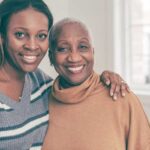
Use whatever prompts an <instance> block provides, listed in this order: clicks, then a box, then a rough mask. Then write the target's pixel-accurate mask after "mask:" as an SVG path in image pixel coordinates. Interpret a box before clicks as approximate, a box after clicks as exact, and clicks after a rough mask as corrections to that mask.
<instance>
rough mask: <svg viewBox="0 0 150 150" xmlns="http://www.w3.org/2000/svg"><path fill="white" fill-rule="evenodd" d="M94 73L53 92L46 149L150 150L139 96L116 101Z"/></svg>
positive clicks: (149, 134) (148, 129)
mask: <svg viewBox="0 0 150 150" xmlns="http://www.w3.org/2000/svg"><path fill="white" fill-rule="evenodd" d="M108 92H109V91H108V90H106V89H105V87H103V86H102V84H101V83H100V82H99V75H97V74H96V73H93V74H92V75H91V76H90V77H89V78H88V79H87V80H86V81H85V82H84V83H83V84H81V85H80V86H76V87H72V88H68V89H60V88H59V77H58V78H57V79H56V80H55V82H54V85H53V89H52V93H51V95H50V105H49V111H50V122H49V128H48V132H47V135H46V138H45V143H44V146H43V149H44V150H150V125H149V123H148V119H147V117H146V115H145V113H144V111H143V108H142V106H141V104H140V102H139V100H138V98H137V97H136V96H135V95H134V94H133V93H129V94H127V95H126V96H125V97H124V98H120V99H119V100H117V101H115V102H114V101H113V100H112V99H111V97H110V96H109V93H108Z"/></svg>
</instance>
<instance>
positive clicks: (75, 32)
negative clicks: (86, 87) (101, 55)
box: [54, 23, 94, 86]
mask: <svg viewBox="0 0 150 150" xmlns="http://www.w3.org/2000/svg"><path fill="white" fill-rule="evenodd" d="M93 62H94V58H93V47H92V43H91V38H90V36H89V33H88V32H87V31H86V30H85V29H84V28H83V27H82V26H81V25H79V24H77V23H69V24H65V25H64V26H63V28H62V30H61V33H60V34H59V36H58V38H57V47H56V49H55V52H54V67H55V69H56V71H57V72H58V74H59V75H60V76H61V77H62V78H63V79H65V81H66V82H67V83H68V84H69V85H70V86H74V85H79V84H81V83H82V82H84V81H85V80H86V79H87V78H88V77H89V75H90V74H91V73H92V71H93Z"/></svg>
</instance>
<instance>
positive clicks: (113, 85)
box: [101, 71, 130, 100]
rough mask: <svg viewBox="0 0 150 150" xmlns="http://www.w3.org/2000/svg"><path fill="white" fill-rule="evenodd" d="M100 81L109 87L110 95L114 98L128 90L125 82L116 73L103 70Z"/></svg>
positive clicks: (123, 94)
mask: <svg viewBox="0 0 150 150" xmlns="http://www.w3.org/2000/svg"><path fill="white" fill-rule="evenodd" d="M101 81H102V83H103V84H104V85H105V86H108V87H109V88H110V96H111V97H113V99H114V100H116V99H117V97H118V96H119V95H121V96H125V93H126V92H130V89H129V86H128V85H127V83H126V82H125V81H124V80H123V79H122V78H121V76H120V75H119V74H117V73H114V72H111V71H103V73H102V74H101Z"/></svg>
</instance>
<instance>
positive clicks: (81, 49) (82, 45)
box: [78, 44, 90, 51]
mask: <svg viewBox="0 0 150 150" xmlns="http://www.w3.org/2000/svg"><path fill="white" fill-rule="evenodd" d="M78 48H79V50H80V51H88V50H89V48H90V46H89V45H88V44H80V45H79V47H78Z"/></svg>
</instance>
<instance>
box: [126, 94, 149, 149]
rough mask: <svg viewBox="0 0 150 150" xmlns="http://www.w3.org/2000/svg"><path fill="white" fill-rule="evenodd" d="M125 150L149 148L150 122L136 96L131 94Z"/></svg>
mask: <svg viewBox="0 0 150 150" xmlns="http://www.w3.org/2000/svg"><path fill="white" fill-rule="evenodd" d="M128 102H129V116H130V117H129V132H128V139H127V150H150V124H149V121H148V118H147V117H146V114H145V112H144V110H143V107H142V105H141V103H140V101H139V100H138V98H137V97H136V96H135V95H134V94H131V95H130V96H129V97H128Z"/></svg>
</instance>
